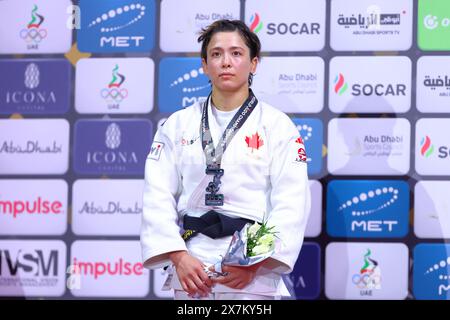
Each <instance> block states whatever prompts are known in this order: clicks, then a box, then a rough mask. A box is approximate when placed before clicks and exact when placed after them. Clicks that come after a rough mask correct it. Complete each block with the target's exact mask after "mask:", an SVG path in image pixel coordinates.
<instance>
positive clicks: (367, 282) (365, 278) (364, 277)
mask: <svg viewBox="0 0 450 320" xmlns="http://www.w3.org/2000/svg"><path fill="white" fill-rule="evenodd" d="M371 256H372V251H370V249H367V252H366V254H365V255H364V258H363V259H364V264H363V266H362V268H361V269H360V270H359V273H357V274H355V275H353V277H352V282H353V284H354V285H356V286H357V287H358V289H361V290H372V289H377V290H379V289H381V269H380V266H379V265H378V261H376V260H375V259H373V258H372V257H371Z"/></svg>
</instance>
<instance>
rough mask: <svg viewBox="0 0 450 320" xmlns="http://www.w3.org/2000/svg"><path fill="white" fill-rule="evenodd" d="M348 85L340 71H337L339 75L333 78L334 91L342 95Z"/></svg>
mask: <svg viewBox="0 0 450 320" xmlns="http://www.w3.org/2000/svg"><path fill="white" fill-rule="evenodd" d="M347 89H348V85H347V82H345V79H344V76H343V75H342V73H339V75H337V76H336V78H334V92H335V93H337V94H339V95H342V94H343V93H344V92H345V91H347Z"/></svg>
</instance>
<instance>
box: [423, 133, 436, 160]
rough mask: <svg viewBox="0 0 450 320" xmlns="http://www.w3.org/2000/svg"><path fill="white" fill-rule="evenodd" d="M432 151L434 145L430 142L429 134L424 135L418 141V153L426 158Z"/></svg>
mask: <svg viewBox="0 0 450 320" xmlns="http://www.w3.org/2000/svg"><path fill="white" fill-rule="evenodd" d="M433 152H434V145H433V144H432V143H431V139H430V137H429V136H425V137H423V138H422V140H421V141H420V154H421V155H422V156H423V157H425V158H428V157H429V156H430V155H432V154H433Z"/></svg>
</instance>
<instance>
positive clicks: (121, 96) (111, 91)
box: [100, 64, 128, 109]
mask: <svg viewBox="0 0 450 320" xmlns="http://www.w3.org/2000/svg"><path fill="white" fill-rule="evenodd" d="M118 70H119V65H117V64H116V66H115V67H114V69H113V70H112V79H111V81H110V82H109V84H108V88H104V89H102V90H101V92H100V94H101V96H102V98H103V99H105V101H106V102H107V103H108V109H118V108H119V107H120V103H121V102H122V101H123V100H125V99H126V98H127V97H128V90H127V89H126V88H123V87H122V85H123V83H124V82H125V79H126V77H125V76H124V75H123V74H121V73H119V71H118Z"/></svg>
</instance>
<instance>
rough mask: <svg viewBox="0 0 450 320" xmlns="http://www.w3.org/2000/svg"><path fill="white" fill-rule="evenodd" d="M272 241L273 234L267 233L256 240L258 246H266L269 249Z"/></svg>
mask: <svg viewBox="0 0 450 320" xmlns="http://www.w3.org/2000/svg"><path fill="white" fill-rule="evenodd" d="M273 240H274V236H273V234H272V233H267V234H265V235H263V236H262V237H261V238H259V239H258V245H263V246H267V247H269V248H270V247H272V244H273Z"/></svg>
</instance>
